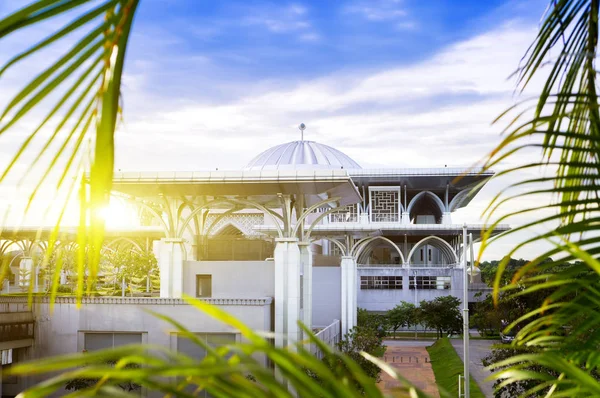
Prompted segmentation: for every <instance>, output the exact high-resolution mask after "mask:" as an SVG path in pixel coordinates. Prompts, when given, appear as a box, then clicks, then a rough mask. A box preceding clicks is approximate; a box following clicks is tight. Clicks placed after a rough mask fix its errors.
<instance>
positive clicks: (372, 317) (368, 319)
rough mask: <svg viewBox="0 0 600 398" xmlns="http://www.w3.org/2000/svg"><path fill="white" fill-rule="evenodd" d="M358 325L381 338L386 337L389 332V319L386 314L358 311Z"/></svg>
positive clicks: (359, 309) (360, 309) (362, 309)
mask: <svg viewBox="0 0 600 398" xmlns="http://www.w3.org/2000/svg"><path fill="white" fill-rule="evenodd" d="M356 325H357V326H358V327H361V328H365V329H371V330H374V331H375V332H376V334H377V335H378V336H379V337H384V336H385V335H386V334H387V332H386V331H387V330H388V326H389V325H388V317H387V316H386V315H385V314H377V313H373V312H369V311H367V310H365V309H364V308H358V309H357V316H356Z"/></svg>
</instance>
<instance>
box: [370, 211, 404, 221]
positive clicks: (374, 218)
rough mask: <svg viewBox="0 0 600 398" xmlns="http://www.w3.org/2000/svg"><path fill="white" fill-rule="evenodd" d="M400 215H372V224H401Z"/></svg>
mask: <svg viewBox="0 0 600 398" xmlns="http://www.w3.org/2000/svg"><path fill="white" fill-rule="evenodd" d="M399 221H400V215H399V214H397V213H396V214H394V213H387V214H386V213H372V214H371V222H399Z"/></svg>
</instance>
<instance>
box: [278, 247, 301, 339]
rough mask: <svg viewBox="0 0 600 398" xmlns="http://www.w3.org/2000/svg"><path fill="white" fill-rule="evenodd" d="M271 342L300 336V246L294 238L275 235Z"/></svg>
mask: <svg viewBox="0 0 600 398" xmlns="http://www.w3.org/2000/svg"><path fill="white" fill-rule="evenodd" d="M275 242H276V246H275V253H274V260H275V261H274V262H275V264H274V266H275V344H276V346H278V347H285V346H287V345H288V344H294V343H295V342H297V341H298V340H300V338H301V336H300V328H299V327H298V324H297V321H298V319H299V318H300V249H299V247H298V239H297V238H277V239H275Z"/></svg>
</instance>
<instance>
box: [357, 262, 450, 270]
mask: <svg viewBox="0 0 600 398" xmlns="http://www.w3.org/2000/svg"><path fill="white" fill-rule="evenodd" d="M357 267H358V268H406V269H411V268H412V269H414V268H419V269H422V268H436V269H440V268H458V267H460V264H458V263H456V264H404V265H403V264H357Z"/></svg>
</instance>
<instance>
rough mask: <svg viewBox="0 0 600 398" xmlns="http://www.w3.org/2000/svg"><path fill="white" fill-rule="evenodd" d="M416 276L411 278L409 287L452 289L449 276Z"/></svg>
mask: <svg viewBox="0 0 600 398" xmlns="http://www.w3.org/2000/svg"><path fill="white" fill-rule="evenodd" d="M416 278H417V279H416V280H415V277H414V276H411V277H410V278H409V289H424V290H444V289H450V285H451V283H450V280H451V279H450V277H449V276H417V277H416Z"/></svg>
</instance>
